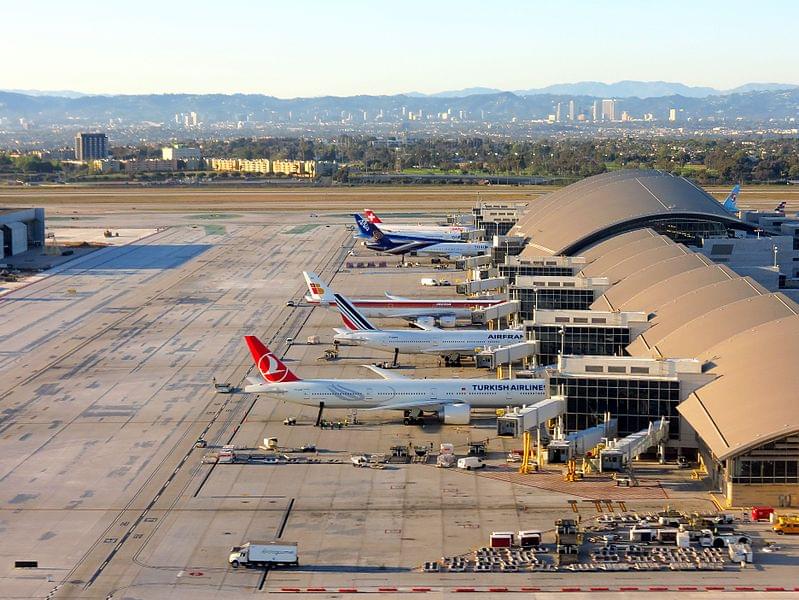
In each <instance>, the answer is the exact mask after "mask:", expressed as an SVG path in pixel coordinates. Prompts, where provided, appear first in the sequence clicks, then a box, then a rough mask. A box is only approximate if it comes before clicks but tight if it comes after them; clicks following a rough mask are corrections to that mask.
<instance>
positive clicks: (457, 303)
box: [305, 296, 502, 319]
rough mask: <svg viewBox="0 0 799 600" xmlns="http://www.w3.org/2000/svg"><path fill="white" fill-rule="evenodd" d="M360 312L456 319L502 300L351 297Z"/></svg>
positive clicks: (382, 316) (387, 316)
mask: <svg viewBox="0 0 799 600" xmlns="http://www.w3.org/2000/svg"><path fill="white" fill-rule="evenodd" d="M305 299H306V300H307V301H308V303H310V304H320V305H324V306H331V307H335V306H336V303H335V301H333V300H331V301H329V302H328V301H320V300H318V299H314V298H312V297H310V296H306V297H305ZM350 302H351V303H352V304H353V305H355V307H356V308H357V309H358V311H359V312H360V313H362V314H363V315H364V316H366V317H372V318H378V319H391V318H402V319H408V318H415V317H442V316H453V317H455V318H457V319H468V318H470V317H471V315H472V310H474V309H477V308H486V307H489V306H494V305H495V304H499V303H500V302H502V300H468V299H466V300H411V299H401V300H399V299H394V300H392V299H389V298H359V299H351V300H350Z"/></svg>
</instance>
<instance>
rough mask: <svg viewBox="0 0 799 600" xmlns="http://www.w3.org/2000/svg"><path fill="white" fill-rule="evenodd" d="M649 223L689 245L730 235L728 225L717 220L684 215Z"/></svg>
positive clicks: (657, 229)
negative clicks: (704, 239) (705, 239)
mask: <svg viewBox="0 0 799 600" xmlns="http://www.w3.org/2000/svg"><path fill="white" fill-rule="evenodd" d="M647 225H648V226H649V227H651V228H652V229H654V230H655V231H657V232H658V233H660V234H662V235H666V236H668V237H670V238H671V239H673V240H674V241H675V242H679V243H681V244H687V245H689V246H701V245H702V239H703V238H718V237H729V236H728V233H727V226H726V225H724V223H719V222H717V221H706V220H703V219H690V218H685V217H683V218H670V219H657V220H654V221H652V222H650V223H647Z"/></svg>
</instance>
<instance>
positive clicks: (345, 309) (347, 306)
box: [334, 294, 377, 331]
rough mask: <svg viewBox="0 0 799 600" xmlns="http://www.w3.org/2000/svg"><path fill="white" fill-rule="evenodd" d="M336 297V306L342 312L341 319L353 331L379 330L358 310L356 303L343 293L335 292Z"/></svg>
mask: <svg viewBox="0 0 799 600" xmlns="http://www.w3.org/2000/svg"><path fill="white" fill-rule="evenodd" d="M334 297H335V298H336V308H337V309H338V312H339V313H340V314H341V320H342V321H344V325H345V326H346V327H347V329H350V330H351V331H377V327H375V326H374V325H372V324H371V323H370V322H369V320H368V319H367V318H366V317H364V316H363V315H362V314H361V313H359V312H358V309H357V308H355V305H354V304H353V303H352V302H350V301H349V300H347V299H346V298H345V297H344V296H342V295H341V294H334Z"/></svg>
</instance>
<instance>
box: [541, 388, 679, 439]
mask: <svg viewBox="0 0 799 600" xmlns="http://www.w3.org/2000/svg"><path fill="white" fill-rule="evenodd" d="M550 394H552V395H555V394H560V395H563V396H566V406H567V410H566V429H567V430H568V431H580V430H582V429H588V428H589V427H593V426H594V425H598V424H599V423H601V422H602V415H603V414H604V413H606V412H610V415H611V416H612V417H616V418H618V419H619V434H620V435H629V434H631V433H635V432H638V431H641V430H642V429H646V428H647V427H648V426H649V423H650V421H656V420H658V419H660V418H661V417H666V418H668V419H669V437H670V438H671V439H678V438H679V437H680V430H679V427H680V424H679V421H680V420H679V414H678V413H677V405H678V404H679V403H680V382H679V381H672V380H663V379H657V380H655V379H615V378H591V377H553V378H552V379H550Z"/></svg>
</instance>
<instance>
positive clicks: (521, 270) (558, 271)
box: [499, 248, 574, 283]
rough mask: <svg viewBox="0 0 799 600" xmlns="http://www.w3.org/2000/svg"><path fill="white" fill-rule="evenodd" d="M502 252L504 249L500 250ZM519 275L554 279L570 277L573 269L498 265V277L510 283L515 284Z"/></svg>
mask: <svg viewBox="0 0 799 600" xmlns="http://www.w3.org/2000/svg"><path fill="white" fill-rule="evenodd" d="M502 250H504V248H502ZM519 275H522V276H530V277H543V276H545V275H552V276H554V277H571V276H572V275H574V269H573V268H571V267H557V266H546V267H545V266H543V265H503V264H501V263H500V265H499V276H500V277H507V278H508V281H509V282H510V283H516V277H518V276H519Z"/></svg>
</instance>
